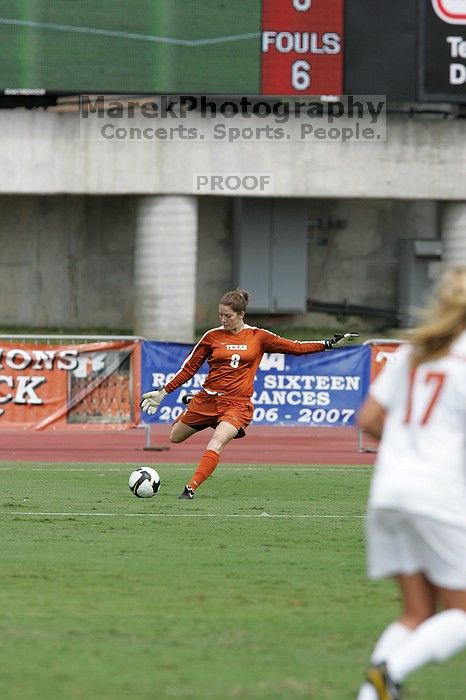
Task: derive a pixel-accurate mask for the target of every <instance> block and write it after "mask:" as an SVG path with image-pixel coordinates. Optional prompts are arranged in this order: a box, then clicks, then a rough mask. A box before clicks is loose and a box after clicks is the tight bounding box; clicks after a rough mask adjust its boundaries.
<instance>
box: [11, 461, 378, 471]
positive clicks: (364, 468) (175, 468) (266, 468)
mask: <svg viewBox="0 0 466 700" xmlns="http://www.w3.org/2000/svg"><path fill="white" fill-rule="evenodd" d="M141 466H152V467H157V469H158V470H159V471H160V472H163V470H164V467H167V471H170V470H171V471H173V472H191V471H192V470H193V467H194V464H193V465H192V466H190V467H178V466H172V465H171V464H168V463H167V464H153V463H151V464H149V465H140V464H137V463H134V465H131V464H128V465H127V466H125V467H105V466H102V467H100V468H99V467H91V468H86V467H29V466H28V467H19V468H18V467H16V466H14V467H0V472H19V471H26V470H27V471H28V472H60V473H64V472H91V473H92V472H99V473H103V472H127V471H128V469H129V470H130V469H131V467H133V468H134V469H139V468H140V467H141ZM224 467H225V469H224V470H223V473H228V472H258V471H275V472H288V473H289V472H324V473H326V472H343V473H364V472H367V471H369V470H370V469H371V468H372V465H370V464H368V465H367V466H362V467H346V466H344V465H343V466H341V467H312V466H309V467H303V466H299V467H295V466H293V465H290V466H289V467H274V466H273V465H271V466H268V465H263V464H261V465H259V464H258V465H257V467H229V466H228V465H227V464H225V465H224Z"/></svg>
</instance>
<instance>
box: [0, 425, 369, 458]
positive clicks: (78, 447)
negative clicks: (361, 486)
mask: <svg viewBox="0 0 466 700" xmlns="http://www.w3.org/2000/svg"><path fill="white" fill-rule="evenodd" d="M211 434H212V433H211V431H210V430H206V431H204V432H202V433H199V434H198V435H194V436H193V437H192V438H190V439H189V440H187V441H186V442H184V443H181V444H179V445H170V443H169V440H168V435H169V426H153V427H152V429H151V440H150V444H151V445H152V446H154V447H157V448H159V450H146V449H144V448H145V445H146V437H147V436H146V431H145V430H144V429H141V428H135V429H132V430H100V431H91V430H63V431H54V430H48V431H40V432H35V431H15V432H10V431H0V462H5V461H9V462H11V461H13V462H15V461H18V462H19V461H29V462H91V463H92V462H97V463H99V462H112V463H113V462H131V463H132V462H135V463H155V464H157V463H160V464H167V463H197V462H198V461H199V457H200V455H201V454H202V452H203V451H204V449H205V446H206V444H207V442H208V441H209V437H210V435H211ZM366 443H367V445H368V446H369V444H370V443H369V442H368V441H367V440H365V445H366ZM160 448H165V449H160ZM166 448H168V449H166ZM222 461H223V462H224V463H227V464H228V463H230V464H261V463H270V464H328V465H333V464H342V465H343V464H373V462H374V454H373V453H371V452H359V450H358V436H357V430H356V428H309V427H307V428H302V427H300V428H295V427H293V428H292V427H278V426H277V427H262V426H253V427H250V428H249V429H248V434H247V436H246V437H245V438H242V439H241V440H233V441H232V442H231V443H230V444H229V445H228V447H227V448H226V449H225V452H224V453H223V455H222Z"/></svg>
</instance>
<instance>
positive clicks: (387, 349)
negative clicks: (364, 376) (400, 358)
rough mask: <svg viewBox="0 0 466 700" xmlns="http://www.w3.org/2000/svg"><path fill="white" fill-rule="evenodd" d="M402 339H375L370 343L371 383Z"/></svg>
mask: <svg viewBox="0 0 466 700" xmlns="http://www.w3.org/2000/svg"><path fill="white" fill-rule="evenodd" d="M402 342H403V341H402V340H390V341H387V342H385V343H384V342H383V340H382V341H380V342H379V341H377V342H374V343H372V342H371V343H370V345H371V384H372V382H373V381H374V379H375V378H376V376H377V375H378V374H379V372H380V371H381V370H382V369H383V367H384V366H385V363H386V362H387V360H388V359H389V357H390V355H391V354H392V353H394V352H396V350H398V348H399V347H400V345H401V344H402Z"/></svg>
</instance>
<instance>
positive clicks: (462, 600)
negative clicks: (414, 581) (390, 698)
mask: <svg viewBox="0 0 466 700" xmlns="http://www.w3.org/2000/svg"><path fill="white" fill-rule="evenodd" d="M439 597H440V599H441V600H442V601H444V603H445V605H446V606H447V609H446V610H443V611H442V612H439V613H437V614H435V615H432V616H431V617H429V618H428V619H427V620H425V621H424V622H423V623H422V624H420V625H419V626H418V627H416V629H415V631H414V632H413V633H412V634H411V636H410V638H409V640H408V641H407V642H406V643H405V644H403V646H402V647H401V648H399V649H396V650H394V651H393V652H392V653H391V654H389V656H388V658H387V671H388V673H389V674H390V676H391V678H392V679H394V680H395V681H396V682H397V683H402V682H403V681H404V680H405V678H406V677H407V676H409V675H410V674H411V673H413V671H416V670H417V669H418V668H421V667H422V666H425V664H427V663H430V662H432V661H437V662H442V661H446V660H447V659H449V658H450V657H451V656H453V655H454V654H457V653H458V652H459V651H461V650H462V649H464V648H466V589H465V590H452V589H450V590H449V589H444V588H441V589H439Z"/></svg>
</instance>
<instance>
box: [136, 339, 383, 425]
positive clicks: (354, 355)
mask: <svg viewBox="0 0 466 700" xmlns="http://www.w3.org/2000/svg"><path fill="white" fill-rule="evenodd" d="M192 348H193V346H192V345H187V344H184V343H158V342H154V341H144V342H143V343H142V361H141V372H142V377H141V388H142V391H143V392H145V391H151V390H152V389H156V388H158V387H160V386H163V385H164V384H166V383H167V382H169V381H170V380H171V379H172V377H173V375H174V374H176V372H177V371H178V370H179V369H180V367H181V365H182V363H183V362H184V360H185V359H186V357H187V356H188V355H189V353H190V352H191V350H192ZM370 355H371V351H370V347H369V346H367V345H354V346H351V347H346V348H341V349H339V350H332V351H331V352H319V353H314V354H311V355H299V356H296V355H282V354H279V353H266V354H265V355H264V357H263V358H262V362H261V364H260V367H259V370H258V372H257V376H256V380H255V382H254V395H253V397H252V402H253V404H254V419H253V423H255V424H257V425H272V424H273V425H313V426H336V425H354V421H355V414H356V412H357V410H358V409H359V407H360V406H361V404H362V402H363V400H364V398H365V397H366V394H367V391H368V388H369V380H370ZM208 370H209V367H208V365H207V363H205V364H204V365H203V366H202V367H201V369H200V370H199V372H198V373H197V374H196V375H195V376H194V377H193V378H192V379H191V380H190V381H189V382H187V383H186V384H184V385H183V386H182V387H181V388H180V389H177V390H176V391H174V392H172V393H171V394H169V395H168V396H167V398H166V399H164V401H163V403H162V404H161V406H160V408H159V410H158V411H157V413H156V414H155V415H154V416H148V415H147V414H145V413H144V414H141V420H143V421H144V422H145V423H159V424H160V423H168V424H170V423H172V422H173V421H174V420H175V418H177V417H178V416H179V415H180V414H181V413H182V412H183V411H184V409H185V405H184V404H183V403H182V397H183V396H184V395H185V394H188V393H191V392H196V391H199V390H200V389H201V388H202V384H203V382H204V380H205V378H206V376H207V372H208Z"/></svg>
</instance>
